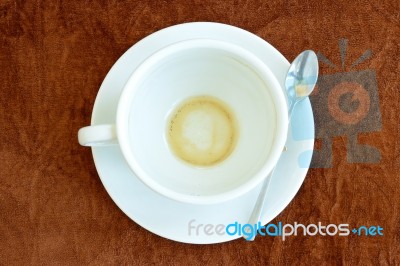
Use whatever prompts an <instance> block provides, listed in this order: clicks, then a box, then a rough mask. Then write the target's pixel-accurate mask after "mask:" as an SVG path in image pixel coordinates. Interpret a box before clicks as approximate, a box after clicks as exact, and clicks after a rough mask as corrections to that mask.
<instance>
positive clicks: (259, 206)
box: [248, 167, 275, 241]
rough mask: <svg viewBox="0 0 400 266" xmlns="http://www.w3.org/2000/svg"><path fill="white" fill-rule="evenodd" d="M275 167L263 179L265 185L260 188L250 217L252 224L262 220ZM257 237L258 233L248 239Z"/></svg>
mask: <svg viewBox="0 0 400 266" xmlns="http://www.w3.org/2000/svg"><path fill="white" fill-rule="evenodd" d="M274 171H275V167H274V168H273V169H272V171H271V172H270V173H269V175H268V176H267V178H265V180H264V181H263V185H262V187H261V190H260V194H259V195H258V198H257V202H256V204H255V205H254V208H253V212H252V213H251V216H250V218H249V221H248V223H249V224H251V225H254V224H257V223H258V222H259V221H260V218H261V213H262V211H263V209H264V205H265V204H264V202H265V198H266V196H267V191H268V186H269V183H270V181H271V176H272V175H273V174H274ZM255 238H256V234H254V235H253V237H252V238H250V239H248V240H250V241H253V240H254V239H255Z"/></svg>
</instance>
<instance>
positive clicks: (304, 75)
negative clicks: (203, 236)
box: [244, 50, 318, 241]
mask: <svg viewBox="0 0 400 266" xmlns="http://www.w3.org/2000/svg"><path fill="white" fill-rule="evenodd" d="M317 78H318V59H317V55H316V54H315V53H314V51H311V50H306V51H304V52H302V53H301V54H299V55H298V56H297V57H296V59H294V61H293V62H292V64H291V65H290V67H289V71H288V73H287V75H286V79H285V89H286V96H287V100H288V107H289V108H288V109H289V122H290V120H291V117H292V112H293V109H294V107H295V106H296V104H297V103H299V102H300V101H302V100H304V99H305V98H307V97H308V96H309V95H310V94H311V93H312V91H313V90H314V87H315V84H316V83H317ZM274 171H275V167H274V168H273V169H272V171H271V172H270V173H269V175H268V176H267V177H266V178H265V180H264V183H263V185H262V188H261V190H260V194H259V195H258V198H257V202H256V204H255V206H254V209H253V212H252V213H251V216H250V219H249V222H248V223H249V224H251V225H253V224H257V223H258V222H259V221H260V217H261V213H262V211H263V208H264V203H265V197H266V195H267V191H268V186H269V183H270V180H271V177H272V175H273V174H274ZM244 237H245V238H246V236H244ZM255 237H256V234H254V236H253V237H252V238H250V239H248V238H246V239H247V240H251V241H252V240H254V238H255Z"/></svg>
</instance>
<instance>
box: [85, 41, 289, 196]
mask: <svg viewBox="0 0 400 266" xmlns="http://www.w3.org/2000/svg"><path fill="white" fill-rule="evenodd" d="M196 96H212V97H214V98H217V99H219V100H221V101H223V102H224V103H225V104H226V105H228V106H229V107H230V108H231V109H232V111H233V113H234V114H235V116H236V120H237V124H238V131H239V136H238V138H237V143H236V145H235V147H234V149H233V151H232V153H231V154H230V155H229V156H228V157H227V158H226V159H225V160H223V161H222V162H220V163H218V164H216V165H213V166H209V167H198V166H193V165H190V164H188V163H186V162H183V161H182V160H181V159H180V158H178V157H177V156H176V155H175V154H174V153H173V151H171V149H170V146H169V144H168V141H167V138H166V134H167V127H168V123H169V121H170V120H169V117H170V115H171V112H173V110H175V108H176V106H177V105H179V104H180V103H181V102H183V101H184V100H186V99H188V98H191V97H196ZM287 113H288V110H287V104H286V99H285V96H284V93H283V89H282V87H281V86H280V84H279V82H278V81H277V79H276V77H275V76H274V75H273V74H272V72H271V71H270V70H269V69H268V67H267V66H266V65H265V64H264V63H263V62H262V61H261V60H260V59H258V58H257V57H256V56H255V55H254V54H252V53H251V52H249V51H247V50H245V49H244V48H241V47H239V46H237V45H234V44H232V43H228V42H223V41H217V40H211V39H192V40H186V41H182V42H178V43H175V44H172V45H169V46H167V47H165V48H163V49H161V50H159V51H157V52H155V53H154V54H152V55H151V56H150V57H149V58H147V59H146V60H145V61H144V62H142V63H141V64H140V65H139V67H138V68H137V69H135V71H134V72H133V74H132V75H131V77H130V78H129V80H128V81H127V83H126V84H125V86H124V89H123V92H122V94H121V96H120V99H119V102H118V110H117V115H116V123H115V125H92V126H88V127H84V128H81V129H80V130H79V133H78V139H79V143H80V144H81V145H84V146H101V145H113V144H115V145H119V147H120V149H121V151H122V153H123V156H124V158H125V160H126V162H127V164H128V165H129V166H130V168H131V170H132V171H133V172H134V173H135V175H136V176H137V177H138V178H139V179H140V180H141V181H142V182H144V183H145V184H146V185H148V186H149V187H150V188H152V189H153V190H154V191H156V192H158V193H160V194H161V195H164V196H166V197H169V198H171V199H174V200H178V201H182V202H186V203H196V204H212V203H217V202H222V201H225V200H229V199H232V198H235V197H238V196H240V195H242V194H244V193H246V192H248V191H249V190H250V189H252V188H254V187H255V186H256V185H257V184H259V183H260V182H261V181H262V180H264V178H265V177H266V176H267V175H268V174H269V173H270V171H271V170H272V169H273V167H274V166H275V164H276V163H277V161H278V159H279V157H280V154H281V152H282V150H283V148H284V144H285V141H286V136H287V130H288V117H287ZM115 178H118V177H117V176H116V177H115ZM132 178H134V177H132Z"/></svg>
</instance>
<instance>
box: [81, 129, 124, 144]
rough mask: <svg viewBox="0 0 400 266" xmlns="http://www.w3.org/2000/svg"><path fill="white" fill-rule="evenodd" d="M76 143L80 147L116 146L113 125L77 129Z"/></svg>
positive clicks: (115, 134)
mask: <svg viewBox="0 0 400 266" xmlns="http://www.w3.org/2000/svg"><path fill="white" fill-rule="evenodd" d="M78 141H79V144H81V145H82V146H109V145H114V144H117V143H118V141H117V133H116V130H115V125H112V124H110V125H95V126H87V127H83V128H81V129H79V131H78Z"/></svg>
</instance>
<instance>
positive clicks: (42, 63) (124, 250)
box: [0, 0, 400, 265]
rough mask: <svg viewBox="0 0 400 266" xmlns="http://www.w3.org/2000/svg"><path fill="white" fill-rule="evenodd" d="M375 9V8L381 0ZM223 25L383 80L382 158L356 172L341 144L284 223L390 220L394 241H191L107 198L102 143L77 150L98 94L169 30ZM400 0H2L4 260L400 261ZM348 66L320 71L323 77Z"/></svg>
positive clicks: (0, 239)
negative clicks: (344, 52)
mask: <svg viewBox="0 0 400 266" xmlns="http://www.w3.org/2000/svg"><path fill="white" fill-rule="evenodd" d="M371 2H375V1H371ZM190 21H216V22H222V23H227V24H232V25H235V26H238V27H241V28H244V29H246V30H249V31H251V32H253V33H255V34H257V35H259V36H260V37H262V38H264V39H265V40H267V41H268V42H270V43H271V44H272V45H274V46H275V47H276V48H277V49H278V50H280V51H281V52H282V54H283V55H285V56H286V57H287V58H288V60H289V61H291V60H293V59H294V57H295V55H296V54H298V53H299V52H300V51H302V50H305V49H313V50H316V51H321V52H322V53H324V54H325V55H326V56H327V57H328V58H330V59H331V60H332V61H333V62H334V63H335V64H340V57H339V50H338V45H337V43H338V40H339V39H340V38H347V39H348V40H349V50H348V62H354V61H355V60H356V59H357V58H358V56H360V55H361V54H362V53H363V52H364V51H365V50H366V49H372V51H373V53H374V56H373V57H372V58H371V59H369V60H368V61H366V62H364V63H363V64H361V65H360V66H358V67H357V68H356V69H366V68H371V69H374V70H375V71H376V73H377V83H378V88H379V97H380V107H381V113H382V121H383V125H382V130H381V131H380V132H374V133H363V134H361V137H360V142H362V143H368V144H371V145H374V146H375V147H377V148H378V149H379V150H380V151H381V154H382V160H381V162H380V163H379V164H348V163H347V161H346V137H345V136H343V137H337V138H335V139H334V150H333V155H334V162H333V168H331V169H313V170H310V172H309V174H308V175H307V178H306V180H305V182H304V184H303V186H302V187H301V189H300V191H299V193H298V194H297V196H296V197H295V199H294V200H293V201H292V202H291V204H290V205H289V206H288V207H287V208H286V209H285V210H284V211H283V212H282V213H281V214H280V215H279V216H278V217H277V218H276V219H275V220H274V221H282V222H284V223H293V222H295V221H297V222H300V223H304V224H308V223H315V222H318V221H321V222H323V223H325V224H328V223H349V224H351V225H363V224H365V225H380V226H382V227H383V228H384V234H385V235H384V236H383V237H365V236H364V237H356V236H352V235H350V236H349V237H322V236H316V237H304V236H297V237H291V238H289V239H287V240H286V241H285V242H282V241H281V240H280V239H279V238H273V237H259V238H257V239H256V241H254V242H252V243H249V242H246V241H243V240H242V239H239V240H236V241H233V242H229V243H225V244H218V245H206V246H199V245H188V244H181V243H176V242H173V241H170V240H166V239H163V238H161V237H158V236H156V235H153V234H152V233H149V232H147V231H146V230H144V229H142V228H141V227H140V226H138V225H137V224H135V223H134V222H132V221H131V220H130V219H129V218H128V217H127V216H125V215H124V214H123V213H122V212H121V211H120V210H119V209H118V208H117V206H116V205H115V204H114V203H113V202H112V200H111V199H110V198H109V197H108V194H107V193H106V191H105V189H104V188H103V186H102V184H101V182H100V180H99V178H98V176H97V173H96V170H95V167H94V164H93V160H92V157H91V152H90V149H87V148H83V147H80V146H79V145H78V144H77V137H76V133H77V130H78V128H80V127H81V126H84V125H87V124H89V122H90V116H91V109H92V106H93V103H94V100H95V97H96V93H97V91H98V88H99V86H100V84H101V82H102V80H103V78H104V76H105V75H106V74H107V72H108V70H109V69H110V67H111V66H112V65H113V64H114V62H115V61H116V60H117V59H118V58H119V57H120V56H121V55H122V54H123V53H124V51H126V50H127V49H128V48H129V47H130V46H131V45H133V44H134V43H135V42H137V41H139V40H140V39H141V38H143V37H145V36H146V35H148V34H150V33H152V32H154V31H157V30H159V29H162V28H164V27H166V26H170V25H174V24H178V23H183V22H190ZM399 21H400V6H399V1H397V0H393V1H380V3H379V4H378V3H375V4H374V3H369V2H368V1H349V0H346V1H338V2H334V1H332V2H329V1H303V0H301V1H300V0H288V1H225V2H224V3H222V1H221V2H217V1H214V2H211V1H192V0H188V1H183V0H182V1H172V2H168V1H141V2H139V1H130V2H128V1H123V2H122V1H111V0H110V1H61V0H54V1H8V0H2V1H1V2H0V82H1V86H0V264H6V265H7V264H20V265H28V264H35V265H38V264H51V265H54V264H56V263H60V264H69V265H77V264H96V265H100V264H110V265H111V264H114V265H117V264H118V265H119V264H154V263H159V262H163V263H172V264H183V265H187V264H189V263H190V264H191V265H203V264H237V263H239V264H267V263H268V264H283V265H290V264H294V265H299V264H306V263H307V264H315V265H332V264H346V265H356V264H360V265H372V264H382V265H399V264H400V249H399V246H400V226H399V225H400V215H399V208H400V192H399V189H400V178H399V170H400V156H399V154H400V141H399V121H400V108H399V101H400V97H399V92H400V82H399V75H400V67H399V57H400V47H399V43H400V37H399V36H400V26H399ZM335 71H337V70H333V69H331V68H329V67H328V66H327V65H324V64H321V74H329V73H334V72H335Z"/></svg>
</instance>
